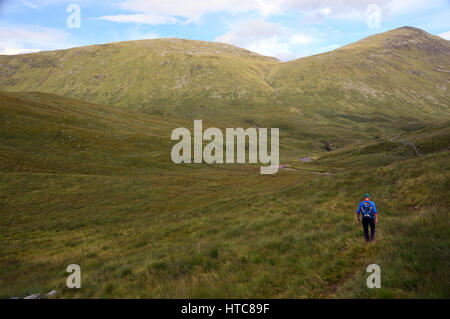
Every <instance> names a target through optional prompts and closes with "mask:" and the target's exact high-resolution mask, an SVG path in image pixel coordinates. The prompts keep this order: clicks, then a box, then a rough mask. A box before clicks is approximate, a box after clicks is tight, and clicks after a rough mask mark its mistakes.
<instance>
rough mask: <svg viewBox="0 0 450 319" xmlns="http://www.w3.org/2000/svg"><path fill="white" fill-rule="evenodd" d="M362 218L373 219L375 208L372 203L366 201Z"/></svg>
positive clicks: (362, 208) (363, 205)
mask: <svg viewBox="0 0 450 319" xmlns="http://www.w3.org/2000/svg"><path fill="white" fill-rule="evenodd" d="M361 210H362V216H363V217H370V218H373V207H372V202H371V201H364V202H363V204H362V207H361Z"/></svg>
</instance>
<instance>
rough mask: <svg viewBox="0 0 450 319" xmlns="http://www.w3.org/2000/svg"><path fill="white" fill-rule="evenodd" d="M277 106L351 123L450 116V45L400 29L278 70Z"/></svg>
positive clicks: (274, 75)
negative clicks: (294, 108)
mask: <svg viewBox="0 0 450 319" xmlns="http://www.w3.org/2000/svg"><path fill="white" fill-rule="evenodd" d="M268 81H269V82H270V83H271V85H272V86H273V87H275V88H276V89H277V102H278V103H279V104H281V105H289V106H294V107H296V108H298V109H300V110H301V111H303V112H306V113H315V114H317V113H318V114H322V115H323V116H325V117H332V116H335V117H336V119H337V120H338V119H339V118H341V119H342V118H345V119H349V120H353V121H356V122H358V121H367V120H368V119H369V120H373V121H383V120H386V121H389V120H391V119H395V118H404V119H408V118H409V119H411V118H416V119H433V118H442V117H447V118H448V117H449V116H450V109H449V105H450V41H447V40H444V39H441V38H439V37H436V36H432V35H430V34H428V33H426V32H424V31H422V30H419V29H415V28H411V27H404V28H399V29H395V30H392V31H389V32H385V33H382V34H377V35H375V36H371V37H368V38H366V39H363V40H361V41H358V42H356V43H353V44H350V45H347V46H344V47H342V48H340V49H338V50H335V51H332V52H328V53H325V54H319V55H315V56H311V57H306V58H302V59H298V60H295V61H292V62H288V63H284V64H279V65H276V66H275V67H274V68H273V69H272V70H271V72H270V75H269V76H268Z"/></svg>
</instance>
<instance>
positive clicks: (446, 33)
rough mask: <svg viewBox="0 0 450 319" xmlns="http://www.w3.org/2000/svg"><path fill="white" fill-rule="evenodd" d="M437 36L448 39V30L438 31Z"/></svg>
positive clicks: (449, 32)
mask: <svg viewBox="0 0 450 319" xmlns="http://www.w3.org/2000/svg"><path fill="white" fill-rule="evenodd" d="M438 36H440V37H441V38H443V39H445V40H450V31H447V32H442V33H439V34H438Z"/></svg>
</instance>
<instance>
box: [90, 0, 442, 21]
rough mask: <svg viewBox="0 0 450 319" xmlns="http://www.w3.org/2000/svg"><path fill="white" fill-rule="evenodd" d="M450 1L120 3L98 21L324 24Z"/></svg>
mask: <svg viewBox="0 0 450 319" xmlns="http://www.w3.org/2000/svg"><path fill="white" fill-rule="evenodd" d="M446 1H447V0H434V1H429V0H245V1H242V0H189V1H186V0H164V1H161V0H121V1H120V2H118V3H116V6H117V7H118V8H119V9H122V10H125V11H127V13H122V14H118V15H107V16H102V17H100V18H98V19H102V20H108V21H113V22H124V23H138V24H150V25H157V24H169V23H177V22H198V21H200V20H201V17H202V16H204V15H206V14H209V13H217V12H228V13H231V14H238V13H246V12H258V13H259V14H260V15H261V16H263V17H268V16H273V15H277V14H283V13H285V12H291V11H292V10H297V11H300V12H302V13H304V14H305V15H306V18H305V20H304V21H305V22H306V23H308V22H321V21H322V20H323V19H324V18H325V17H335V18H341V19H353V20H355V19H365V18H366V15H367V12H366V11H367V8H368V6H369V5H371V4H377V5H379V6H380V8H381V10H382V15H383V16H385V17H387V16H398V15H404V14H408V13H411V12H422V11H423V10H426V9H430V8H434V9H435V8H441V7H445V6H446V5H448V4H447V3H446Z"/></svg>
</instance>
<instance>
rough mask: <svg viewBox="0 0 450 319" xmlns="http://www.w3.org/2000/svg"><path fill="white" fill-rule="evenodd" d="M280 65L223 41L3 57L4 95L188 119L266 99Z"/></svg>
mask: <svg viewBox="0 0 450 319" xmlns="http://www.w3.org/2000/svg"><path fill="white" fill-rule="evenodd" d="M275 63H278V60H276V59H275V58H270V57H264V56H261V55H259V54H256V53H253V52H250V51H248V50H244V49H240V48H237V47H234V46H232V45H228V44H223V43H214V42H204V41H193V40H182V39H155V40H141V41H129V42H117V43H110V44H105V45H92V46H86V47H78V48H73V49H68V50H58V51H48V52H39V53H35V54H25V55H16V56H0V89H3V90H8V91H42V92H48V93H55V94H59V95H64V96H69V97H74V98H79V99H83V100H85V101H90V102H95V103H106V104H115V105H124V106H127V107H129V108H141V107H144V108H145V107H148V106H150V105H158V106H161V107H162V108H174V109H175V110H176V111H177V112H180V111H181V112H186V111H187V112H186V114H190V113H192V112H191V111H190V110H186V104H198V107H207V106H210V105H212V106H214V105H217V104H221V105H222V106H223V107H225V106H226V105H227V104H233V103H234V102H235V101H238V100H242V101H246V100H249V99H255V100H258V99H266V98H267V97H268V96H271V95H272V91H273V88H271V87H270V86H269V85H268V84H267V83H265V82H264V76H265V74H266V73H267V72H268V70H269V68H270V67H271V65H273V64H275ZM177 106H179V107H180V109H179V110H177V109H176V107H177ZM183 108H184V109H183ZM196 111H197V113H198V112H199V110H196Z"/></svg>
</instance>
